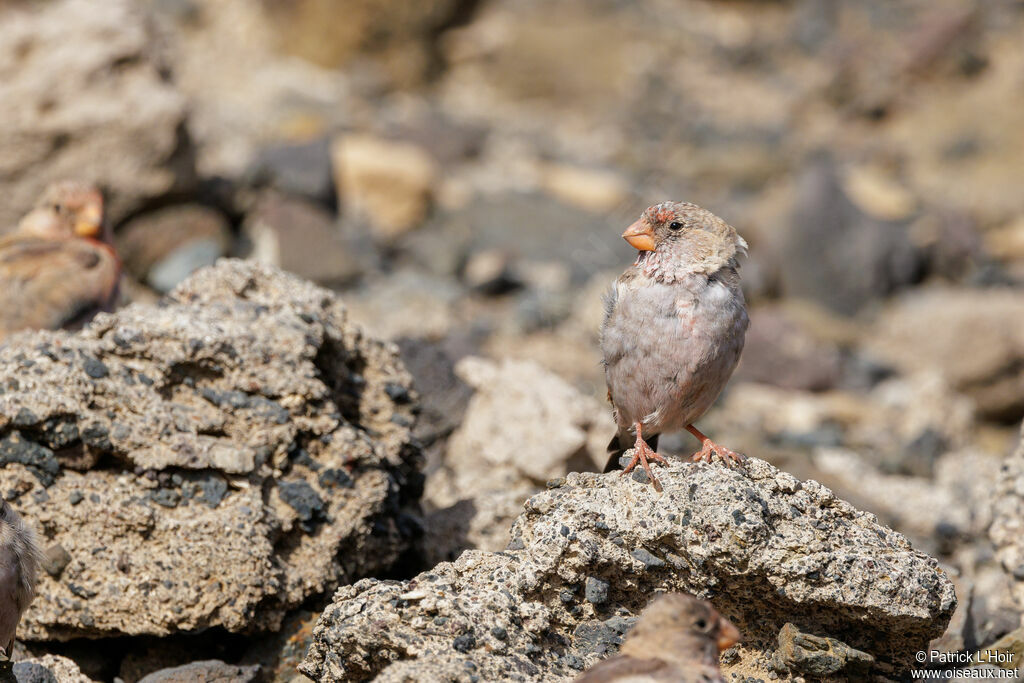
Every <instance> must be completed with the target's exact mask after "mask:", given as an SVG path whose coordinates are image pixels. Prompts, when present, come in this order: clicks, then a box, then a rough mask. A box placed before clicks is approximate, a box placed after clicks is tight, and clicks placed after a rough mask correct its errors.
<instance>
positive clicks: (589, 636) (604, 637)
mask: <svg viewBox="0 0 1024 683" xmlns="http://www.w3.org/2000/svg"><path fill="white" fill-rule="evenodd" d="M659 478H660V479H661V481H662V483H663V485H664V493H663V494H658V493H657V492H655V491H654V490H653V488H651V487H650V486H643V485H639V484H638V483H637V482H635V481H633V480H632V479H629V478H622V477H619V476H618V475H617V474H607V475H599V474H579V473H574V474H570V475H568V476H567V477H566V478H565V480H564V483H562V484H561V486H559V487H557V488H553V489H551V490H548V491H545V492H543V493H540V494H537V495H536V496H534V497H533V498H531V499H530V500H529V501H527V503H526V509H525V512H524V513H523V514H522V515H521V516H520V517H519V519H518V520H517V522H516V525H515V527H514V528H513V530H512V541H511V543H510V544H509V546H508V548H507V549H506V550H505V551H502V552H494V553H488V552H482V551H475V550H471V551H467V552H465V553H463V555H462V556H461V557H459V559H458V560H456V561H455V562H454V563H442V564H439V565H438V566H437V567H435V568H434V569H432V570H431V571H429V572H426V573H423V574H420V575H419V576H417V577H415V578H414V579H411V580H409V581H404V582H382V581H376V580H371V579H366V580H362V581H359V582H358V583H356V584H354V585H351V586H344V587H342V588H340V589H339V590H338V592H337V593H336V594H335V596H334V601H333V603H332V604H331V605H330V606H329V607H328V608H327V609H326V610H325V611H324V613H323V615H322V616H321V618H320V621H319V623H318V624H317V626H316V627H315V628H314V632H313V638H314V644H313V646H312V647H311V648H310V652H309V655H308V656H307V658H306V660H305V661H304V662H303V664H302V665H301V667H300V670H301V671H302V672H303V673H305V674H306V675H307V676H310V677H311V678H313V679H314V680H321V681H340V680H366V679H369V678H371V677H373V676H375V675H376V674H378V673H380V672H381V671H385V670H386V667H388V666H389V665H393V666H395V667H399V666H406V665H404V664H402V662H404V661H406V660H410V661H411V660H415V662H416V664H417V665H419V666H423V667H435V668H437V667H440V668H441V669H442V670H445V671H447V672H448V674H450V675H451V676H452V677H451V678H450V679H449V680H470V674H471V675H475V676H478V677H479V679H480V680H522V681H539V680H559V679H561V678H563V677H570V676H574V675H576V673H577V672H578V671H579V670H580V669H581V668H582V667H584V666H587V665H591V664H593V663H594V662H595V661H597V660H598V659H599V658H601V657H603V656H606V655H607V654H608V653H610V652H612V651H614V650H615V649H617V644H618V639H619V638H621V634H622V633H623V632H624V631H625V629H626V628H627V627H628V626H627V624H625V623H624V622H625V621H626V620H627V618H628V617H630V616H631V615H634V614H636V613H637V612H638V611H639V610H640V609H642V608H643V607H644V606H645V605H646V604H647V602H648V601H649V600H650V599H651V597H652V596H653V595H654V594H655V593H656V592H659V591H669V590H671V591H684V592H689V593H694V594H697V595H700V596H702V597H705V598H708V599H710V600H711V601H712V602H713V603H714V604H715V606H716V607H717V608H718V609H719V610H720V611H721V612H722V613H723V614H725V615H726V616H728V617H729V618H730V619H731V620H733V621H734V622H735V623H736V624H737V625H738V627H739V628H740V631H741V632H742V633H743V635H744V646H743V648H742V649H741V650H740V651H739V654H738V656H737V657H736V658H732V661H730V662H728V663H726V666H725V670H726V672H728V671H730V670H743V671H748V672H749V671H751V670H755V671H759V672H761V674H762V677H764V676H765V675H767V672H768V671H769V666H770V663H771V658H772V656H773V654H774V650H775V649H776V643H777V638H778V633H779V630H780V629H781V628H782V626H783V625H784V624H785V623H787V622H791V623H793V624H795V625H797V627H798V628H800V629H801V630H803V631H805V632H813V633H815V634H819V635H820V636H822V637H826V636H827V637H832V638H835V639H837V640H840V641H842V642H844V643H846V644H848V645H849V646H850V647H852V648H856V649H857V650H860V651H863V652H865V653H867V654H869V655H871V656H872V657H874V658H875V659H876V660H877V663H876V665H875V667H876V669H877V670H878V671H883V672H884V671H888V672H892V671H896V672H899V671H902V670H905V669H907V668H910V666H912V661H908V657H912V656H913V653H914V652H915V651H916V650H917V649H920V648H922V647H924V646H926V645H927V643H928V641H929V640H930V639H931V638H934V637H937V636H938V635H940V634H941V633H942V632H943V629H944V627H945V625H946V622H948V620H949V618H950V615H951V614H952V613H953V610H954V608H955V605H956V600H955V597H954V590H953V585H952V583H951V582H950V580H949V578H948V577H946V576H945V574H944V573H943V572H942V571H941V570H940V569H939V567H938V564H937V562H936V561H935V560H934V559H932V558H930V557H928V556H926V555H924V554H922V553H920V552H917V551H915V550H914V549H913V548H912V547H911V546H910V543H909V542H908V541H907V539H906V538H904V537H903V536H902V535H900V534H898V533H896V532H894V531H892V530H890V529H887V528H886V527H884V526H882V525H880V524H879V523H878V522H877V520H876V519H875V517H874V516H873V515H871V514H868V513H865V512H860V511H858V510H856V509H854V508H853V507H852V506H851V505H849V504H848V503H846V502H844V501H842V500H839V499H837V498H836V497H835V496H834V495H833V494H832V492H831V491H829V490H828V489H826V488H825V487H823V486H822V485H820V484H818V483H817V482H814V481H804V482H801V481H799V480H797V479H796V478H795V477H793V476H791V475H789V474H787V473H785V472H781V471H779V470H778V469H776V468H774V467H772V466H771V465H769V464H768V463H766V462H764V461H761V460H757V459H750V460H749V461H748V462H747V465H746V468H745V470H744V471H733V470H728V469H725V468H723V467H721V466H719V465H704V464H693V463H685V464H684V463H673V464H672V465H671V466H669V467H667V468H664V469H661V470H659ZM594 578H597V579H600V580H602V581H606V582H608V584H609V589H608V596H607V601H606V602H603V603H600V604H597V605H595V604H594V603H593V602H591V601H588V600H587V592H588V591H587V588H586V586H587V583H588V581H591V582H592V580H593V579H594ZM467 662H469V664H467ZM411 666H413V664H409V665H408V667H411ZM424 670H427V669H424ZM388 671H391V670H388ZM459 672H461V673H459ZM389 675H390V674H389ZM389 680H390V679H389ZM394 680H402V679H401V678H396V679H394Z"/></svg>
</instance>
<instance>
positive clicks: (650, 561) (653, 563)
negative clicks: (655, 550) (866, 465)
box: [630, 548, 665, 570]
mask: <svg viewBox="0 0 1024 683" xmlns="http://www.w3.org/2000/svg"><path fill="white" fill-rule="evenodd" d="M630 555H631V556H632V557H633V559H634V560H639V561H640V562H643V564H644V569H647V570H651V569H655V568H657V567H664V566H665V560H663V559H661V558H660V557H657V556H655V555H652V554H651V553H650V552H648V551H647V550H646V549H644V548H635V549H634V550H633V552H631V553H630Z"/></svg>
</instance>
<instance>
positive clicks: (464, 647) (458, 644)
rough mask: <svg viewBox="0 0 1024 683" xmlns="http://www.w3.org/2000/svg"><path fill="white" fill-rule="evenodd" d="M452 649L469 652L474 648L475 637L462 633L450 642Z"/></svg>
mask: <svg viewBox="0 0 1024 683" xmlns="http://www.w3.org/2000/svg"><path fill="white" fill-rule="evenodd" d="M452 647H453V648H455V649H456V650H457V651H458V652H469V651H470V650H472V649H473V648H474V647H476V637H475V636H474V635H473V634H472V633H463V634H462V635H461V636H458V637H456V638H455V640H453V641H452Z"/></svg>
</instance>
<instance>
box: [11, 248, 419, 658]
mask: <svg viewBox="0 0 1024 683" xmlns="http://www.w3.org/2000/svg"><path fill="white" fill-rule="evenodd" d="M87 358H88V359H93V360H94V361H96V362H97V363H102V364H103V366H104V367H105V368H106V369H107V372H106V373H105V374H103V375H102V376H100V377H97V376H95V375H96V373H87V372H85V371H83V359H87ZM398 389H401V391H398ZM398 394H401V400H400V401H399V400H396V399H395V398H393V397H394V396H396V395H398ZM415 409H416V397H415V395H414V394H412V393H411V380H410V377H409V375H408V373H406V371H405V370H404V368H403V367H402V365H401V363H400V361H399V359H398V355H397V349H396V348H395V347H394V346H392V345H387V344H384V343H382V342H378V341H374V340H372V339H368V338H366V337H365V336H363V334H362V332H361V331H360V330H359V329H358V328H356V327H355V326H354V325H353V324H352V323H350V322H349V321H348V318H347V314H346V310H345V308H344V306H343V305H342V304H341V303H340V302H339V301H338V299H337V298H336V297H335V296H334V295H333V294H332V293H330V292H328V291H327V290H324V289H320V288H318V287H316V286H314V285H312V284H310V283H308V282H305V281H303V280H300V279H299V278H296V277H294V276H290V275H286V274H284V273H282V272H281V271H278V270H276V269H274V268H271V267H268V266H261V265H258V264H253V263H247V262H242V261H222V262H220V264H219V265H217V266H215V267H213V268H209V269H205V270H202V271H200V272H198V273H196V274H195V275H193V276H192V277H191V278H190V279H189V280H187V281H186V282H185V283H183V284H182V285H181V286H179V287H178V288H176V289H175V290H174V291H173V292H171V293H170V294H169V295H168V296H167V297H166V298H165V299H164V300H162V301H161V302H160V304H159V305H157V306H144V305H134V306H129V307H127V308H124V309H122V310H120V311H118V312H117V313H116V314H113V315H101V316H99V317H98V318H97V319H96V320H94V321H93V323H92V324H91V325H89V326H88V327H87V328H86V329H84V330H82V331H81V332H78V333H75V334H70V333H67V332H32V333H24V334H19V335H16V336H14V337H11V338H9V339H8V340H6V342H5V344H4V345H3V346H2V347H0V492H3V494H4V495H5V497H7V498H8V499H9V500H12V502H13V504H14V505H15V506H16V507H17V508H18V510H19V512H20V513H21V514H22V515H23V516H24V517H25V518H26V519H27V520H28V521H29V522H30V523H31V524H33V525H34V526H35V527H36V528H37V530H39V532H40V536H41V544H42V545H43V547H52V548H59V549H61V550H62V552H60V553H57V554H56V555H59V557H57V556H56V555H55V557H54V560H55V561H54V562H53V563H52V564H53V567H52V571H51V572H50V573H48V574H45V575H44V576H42V578H41V581H40V586H39V595H38V597H37V598H36V600H35V601H34V602H33V604H32V607H31V608H30V610H29V611H28V613H27V614H26V616H25V619H24V620H23V622H22V629H23V630H22V631H21V635H22V637H23V638H26V639H28V640H38V639H48V640H49V639H63V638H72V637H81V636H98V635H121V634H128V635H165V634H168V633H176V632H187V631H197V630H201V629H205V628H209V627H215V626H220V627H223V628H225V629H227V630H230V631H250V630H255V629H265V628H276V626H277V625H278V624H279V622H280V620H281V618H282V616H283V615H284V613H285V612H286V611H287V610H288V609H289V608H291V607H294V606H295V605H298V604H299V603H301V602H302V601H303V600H305V599H306V598H308V597H309V596H311V595H314V594H317V593H322V592H324V591H326V590H329V589H331V588H333V587H334V586H336V585H337V584H338V583H344V582H348V581H352V580H354V579H355V578H358V577H359V576H365V575H367V574H368V573H371V572H373V571H377V570H381V569H384V568H386V567H387V566H389V565H390V564H391V563H392V562H393V561H394V560H395V559H396V558H397V556H398V554H399V553H400V552H401V551H402V550H403V548H404V544H405V541H406V540H407V539H406V538H405V537H404V536H403V532H401V531H400V530H401V529H403V528H406V527H405V525H404V524H402V523H401V520H400V519H396V517H400V516H401V515H403V514H404V512H403V511H402V506H403V505H404V504H405V502H406V501H407V500H408V499H410V498H412V497H414V495H418V493H417V491H418V485H419V484H418V476H419V475H418V474H417V472H416V465H417V462H418V451H417V450H416V448H415V447H414V446H413V444H412V441H411V436H410V427H409V425H411V424H412V423H413V415H414V412H415ZM278 477H279V478H278ZM58 561H59V562H58ZM59 565H60V566H59ZM58 566H59V569H58Z"/></svg>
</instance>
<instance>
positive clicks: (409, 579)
mask: <svg viewBox="0 0 1024 683" xmlns="http://www.w3.org/2000/svg"><path fill="white" fill-rule="evenodd" d="M345 4H346V8H345V12H339V11H338V8H337V6H336V4H335V3H332V2H330V0H296V1H294V2H279V1H277V0H258V1H250V0H217V1H213V0H111V1H109V2H104V3H93V2H88V1H87V0H48V1H38V2H37V1H30V0H9V1H7V2H3V1H2V0H0V75H2V76H3V77H2V78H0V101H2V102H4V107H3V108H2V113H0V130H2V131H3V133H2V135H0V151H2V154H0V192H2V196H3V197H4V201H3V202H0V233H2V232H3V231H5V230H7V229H9V228H10V227H13V225H14V224H15V222H16V220H17V219H18V217H19V216H20V215H22V213H24V211H25V210H26V209H27V208H28V207H29V206H30V205H31V204H32V202H33V201H34V199H35V197H36V196H37V195H38V193H39V192H40V190H41V189H42V188H43V187H44V186H45V185H46V184H47V183H48V182H50V181H52V180H55V179H60V178H66V177H74V178H82V179H87V180H91V181H94V182H97V183H99V184H100V185H101V187H102V188H103V190H104V193H105V196H106V198H107V207H108V221H109V223H110V225H111V227H112V228H113V235H114V242H115V245H116V247H117V249H118V252H119V254H120V256H121V258H122V260H123V263H124V267H125V270H126V276H125V280H124V283H123V286H122V292H123V294H122V298H123V302H122V304H123V306H122V307H121V308H120V309H119V310H117V311H115V312H113V313H111V314H105V315H101V316H100V317H99V318H97V319H96V321H95V322H94V323H93V324H92V325H91V326H89V327H88V328H86V329H85V330H83V331H81V332H78V333H65V332H36V333H26V334H22V335H17V336H15V337H11V338H9V339H5V340H2V341H0V493H2V494H3V495H4V497H5V498H7V499H8V500H10V501H11V503H12V505H14V506H15V507H16V509H18V510H19V511H20V512H21V513H22V514H23V515H24V516H25V517H26V518H27V519H28V520H30V521H31V522H32V523H33V524H34V525H35V527H36V528H37V529H38V531H39V533H40V536H41V537H42V539H43V541H44V546H45V551H46V561H45V565H44V568H45V573H44V576H43V579H42V582H41V586H40V594H39V597H38V598H37V599H36V601H35V603H34V604H33V606H32V608H31V609H30V611H29V612H28V614H27V615H26V618H25V620H24V621H23V624H22V628H21V630H20V632H19V638H20V641H21V642H20V644H19V645H18V649H17V650H16V657H15V659H16V660H18V662H17V663H16V665H15V666H16V667H18V668H17V669H16V671H20V673H18V675H19V676H20V677H22V678H25V679H26V680H48V679H47V678H46V673H45V672H46V671H50V672H51V673H52V675H53V676H54V677H56V679H57V680H61V681H64V680H67V681H85V680H97V681H100V680H102V681H111V680H114V679H115V678H119V679H121V680H123V681H125V683H135V682H136V681H140V680H145V681H177V680H181V681H185V680H243V681H248V680H256V681H292V680H294V679H299V680H302V679H303V678H304V677H303V675H302V674H304V675H305V676H309V677H312V678H314V679H316V680H368V679H370V678H372V677H374V676H376V677H377V678H379V679H380V680H382V681H391V680H394V681H399V680H427V679H430V680H459V681H461V680H466V681H470V680H506V679H508V680H530V681H532V680H559V679H564V680H569V679H571V677H572V676H573V675H574V674H575V673H576V672H578V671H579V670H580V669H581V668H582V667H586V666H588V665H590V664H592V663H593V662H594V661H596V660H597V659H599V658H601V657H603V656H606V655H607V654H608V653H611V652H613V651H614V650H615V649H616V648H617V646H618V643H619V642H620V641H621V637H622V634H623V633H624V632H625V631H626V630H627V629H628V627H629V625H630V624H631V623H632V621H631V620H632V619H633V618H634V617H635V615H636V613H637V611H638V610H639V609H640V608H642V607H643V606H644V604H646V602H647V601H648V600H649V598H650V596H651V595H652V594H653V593H655V592H657V591H659V590H685V591H688V592H693V593H696V594H698V595H700V596H702V597H707V598H709V599H711V600H712V601H713V602H714V604H715V605H716V606H717V607H718V608H719V609H720V610H721V611H722V612H723V613H724V614H726V615H727V616H728V617H729V618H730V619H732V620H734V621H735V623H736V624H737V625H738V626H739V627H740V629H741V631H742V632H743V633H744V635H745V637H746V640H745V641H744V643H742V644H741V645H740V646H737V647H736V648H733V649H732V650H729V651H727V652H726V653H725V654H724V656H723V668H724V670H725V671H726V672H727V674H728V675H729V676H730V677H731V679H732V680H737V681H738V680H776V679H779V680H788V679H794V680H795V679H800V678H802V679H804V680H819V679H820V680H864V679H866V678H870V677H876V678H878V679H879V680H884V679H888V680H903V679H904V678H905V677H906V675H907V671H908V669H909V668H910V667H912V666H913V662H912V657H913V654H914V652H915V651H916V650H918V649H920V648H923V647H925V646H926V645H927V644H928V643H931V646H930V647H932V648H935V649H938V650H941V651H948V652H975V651H977V650H979V649H981V648H987V647H996V648H998V649H1000V650H1002V651H1007V652H1017V653H1021V651H1022V645H1021V642H1022V641H1024V631H1022V630H1021V629H1022V627H1024V622H1022V617H1024V547H1022V545H1021V537H1022V534H1024V480H1022V476H1024V474H1022V472H1024V464H1022V463H1024V451H1022V450H1021V447H1020V446H1019V445H1018V443H1019V426H1020V422H1021V420H1022V418H1024V369H1022V368H1024V363H1022V359H1024V332H1022V329H1024V328H1022V327H1021V325H1020V324H1019V321H1020V320H1021V319H1022V318H1024V292H1022V285H1024V204H1022V200H1021V198H1020V192H1019V188H1020V186H1021V184H1022V182H1024V166H1022V165H1021V163H1020V153H1019V150H1020V149H1022V148H1024V133H1022V131H1024V128H1022V127H1021V126H1020V125H1019V123H1020V120H1019V119H1020V117H1019V114H1018V112H1019V111H1020V110H1021V109H1022V107H1024V77H1022V74H1024V44H1022V43H1021V41H1020V40H1019V36H1020V33H1021V30H1024V6H1022V5H1021V3H1020V2H1017V1H1015V0H994V1H992V2H988V3H985V4H976V5H974V4H972V5H968V4H964V3H959V2H954V1H953V0H939V1H935V0H911V1H910V2H903V3H898V4H893V3H889V2H885V1H884V0H869V1H868V2H829V1H826V0H781V1H766V0H739V1H731V2H725V1H717V0H685V1H682V2H666V1H662V0H644V1H643V2H637V3H619V2H612V1H611V0H599V1H597V2H590V1H589V0H588V1H586V2H584V1H583V0H554V1H551V0H546V1H544V2H540V1H538V0H428V1H425V2H419V3H414V4H409V3H403V2H393V1H392V0H356V1H353V2H349V3H345ZM667 198H676V199H686V200H690V201H694V202H696V203H698V204H701V205H703V206H705V207H707V208H709V209H711V210H713V211H714V212H715V213H717V214H719V215H721V216H723V217H724V218H725V219H727V220H728V221H729V222H730V223H731V224H733V225H734V226H735V227H736V228H737V229H738V231H739V232H740V233H741V234H742V235H743V236H744V237H745V238H746V239H747V241H748V242H749V243H750V257H749V258H748V259H747V260H746V261H745V262H744V263H743V269H742V276H743V282H744V288H745V293H746V295H747V298H748V301H749V302H750V309H751V320H752V324H751V328H750V332H749V334H748V339H747V346H746V349H745V351H744V355H743V360H742V362H741V365H740V368H739V370H738V371H737V373H736V376H735V377H734V379H733V381H732V382H731V384H730V386H729V388H728V389H727V391H726V393H725V394H724V395H723V397H722V398H721V399H720V400H719V402H718V404H717V405H716V407H715V408H714V409H713V410H712V412H711V413H709V414H708V415H707V416H706V417H705V418H704V419H703V420H702V422H701V429H702V430H703V431H705V432H708V433H710V434H711V435H712V436H714V437H715V438H716V440H718V441H721V442H723V443H725V444H728V445H729V446H731V447H733V448H736V449H738V450H740V451H743V452H745V453H747V454H748V455H750V456H752V459H751V461H750V463H749V465H748V467H747V469H746V470H744V471H728V470H725V469H722V468H720V467H718V466H705V465H692V464H674V465H673V466H672V467H671V468H669V469H668V470H666V471H665V472H664V474H663V475H662V479H663V483H664V484H665V493H664V494H663V495H662V496H657V495H655V494H654V492H653V491H652V490H651V488H650V487H649V486H645V485H644V483H643V482H642V481H637V480H635V479H629V478H626V479H619V478H618V477H617V475H598V474H595V472H597V471H598V470H599V469H600V468H601V466H602V465H603V460H604V457H605V445H606V443H607V441H608V439H609V438H610V436H611V433H612V431H613V427H612V422H611V416H610V412H609V410H608V408H607V405H606V402H605V387H604V382H603V377H602V373H601V368H600V365H599V361H600V355H599V351H598V347H597V330H598V327H599V325H600V320H601V314H602V308H601V294H602V292H603V291H604V290H605V289H606V288H607V287H608V284H609V283H610V281H611V280H612V278H614V277H615V276H616V275H617V273H618V272H619V271H620V270H621V269H622V268H623V267H624V265H625V264H627V263H628V262H629V261H630V260H631V259H632V255H631V250H630V249H629V248H628V246H627V245H626V244H625V243H624V242H623V241H622V240H620V239H619V238H618V235H619V233H621V231H622V229H623V228H624V227H625V226H626V225H628V224H629V223H630V222H631V221H632V220H634V219H635V217H636V216H637V215H638V214H639V212H640V210H641V209H643V208H644V207H645V206H647V205H649V204H652V203H654V202H656V201H660V200H663V199H667ZM225 257H234V258H232V259H230V260H224V261H220V262H219V264H218V265H216V266H215V267H213V268H209V269H206V270H198V269H200V268H203V267H207V266H211V265H213V264H214V263H216V262H218V259H223V258H225ZM197 270H198V272H197ZM661 446H662V451H663V452H665V453H669V454H679V455H685V454H688V453H689V452H691V451H692V450H693V449H694V448H695V446H696V444H695V443H693V440H692V439H691V438H690V437H689V436H688V435H682V436H679V435H675V436H667V437H665V438H663V439H662V443H661ZM641 479H642V477H641ZM1022 658H1024V654H1018V655H1017V660H1018V661H1016V664H1017V665H1018V666H1019V665H1020V664H1021V660H1022ZM181 667H184V668H181ZM299 672H301V674H300V673H299ZM30 676H38V677H39V678H29V677H30Z"/></svg>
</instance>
